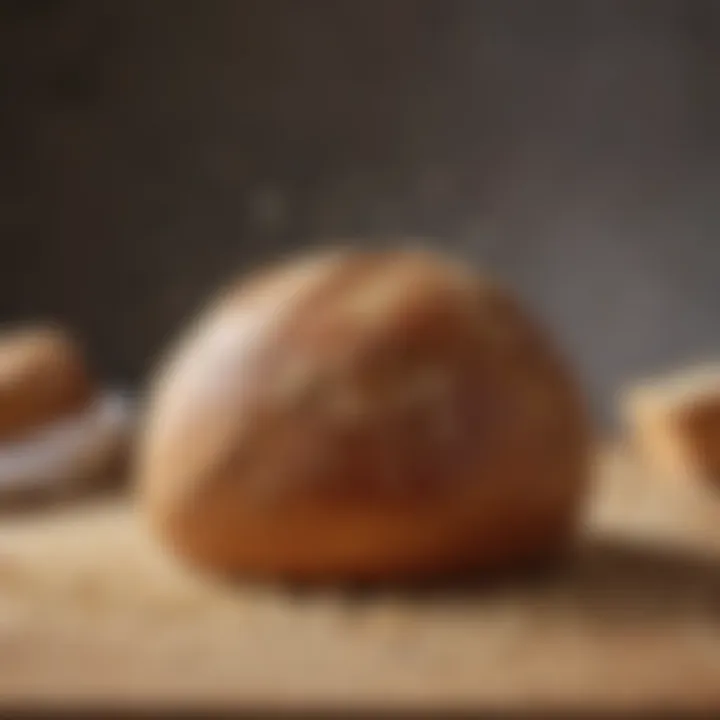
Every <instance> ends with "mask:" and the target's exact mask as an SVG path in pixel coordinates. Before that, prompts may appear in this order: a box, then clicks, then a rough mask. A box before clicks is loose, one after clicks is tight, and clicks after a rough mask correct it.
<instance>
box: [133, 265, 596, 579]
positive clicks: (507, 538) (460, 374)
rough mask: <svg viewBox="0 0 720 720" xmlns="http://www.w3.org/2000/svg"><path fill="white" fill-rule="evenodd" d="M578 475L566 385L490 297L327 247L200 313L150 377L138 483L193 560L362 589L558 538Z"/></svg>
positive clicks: (450, 269)
mask: <svg viewBox="0 0 720 720" xmlns="http://www.w3.org/2000/svg"><path fill="white" fill-rule="evenodd" d="M586 466H587V439H586V427H585V417H584V413H583V409H582V403H581V401H580V398H579V397H578V393H577V390H576V388H575V386H574V383H573V381H572V380H571V378H570V377H569V375H568V373H567V371H566V369H565V368H564V367H562V363H561V361H560V359H559V358H558V357H557V356H556V354H555V351H554V350H553V349H552V348H551V347H550V345H549V344H548V342H547V340H546V339H545V337H544V334H543V333H542V331H540V330H538V328H537V327H536V325H535V324H534V322H533V321H531V320H530V319H529V318H527V317H526V316H525V313H524V311H523V310H522V309H521V308H520V307H519V306H518V305H517V303H515V302H514V301H513V300H512V298H511V297H509V295H508V294H506V293H505V292H504V291H502V290H501V289H499V288H497V287H495V286H494V285H492V284H490V283H488V282H487V281H484V280H482V279H480V278H478V277H476V276H475V275H474V274H473V273H472V272H471V271H469V270H468V269H467V268H466V267H464V266H462V265H459V264H453V263H450V262H448V261H446V260H442V259H440V258H438V257H436V256H434V255H432V254H429V253H425V252H412V251H406V252H394V253H392V252H388V253H365V254H361V253H347V254H334V255H328V256H320V257H317V258H314V259H310V260H308V261H305V263H291V264H289V265H286V266H284V267H281V268H279V269H275V270H271V271H269V272H267V273H265V274H263V275H261V276H260V277H255V278H254V279H251V280H250V281H249V282H247V283H244V284H242V285H240V286H239V288H238V290H237V291H235V292H230V293H228V294H226V295H225V296H224V297H223V299H222V300H221V301H220V303H219V304H218V306H217V307H214V308H213V309H212V310H211V311H210V312H209V313H207V314H206V315H205V316H204V317H203V318H202V319H201V321H200V323H199V325H198V326H196V328H195V329H194V330H193V332H192V333H191V334H190V335H189V337H187V338H186V339H185V340H184V342H183V343H182V346H181V347H180V348H179V349H178V350H177V351H176V352H175V354H174V355H173V356H172V357H171V360H170V362H169V363H168V364H167V365H166V367H165V368H164V369H163V371H162V372H161V375H160V377H159V379H158V382H157V385H156V393H155V396H154V398H153V402H152V403H151V411H150V414H149V417H148V423H147V428H146V437H145V443H144V448H143V451H142V454H141V461H140V486H141V498H142V503H143V505H144V507H145V510H146V511H147V512H148V514H149V515H150V517H151V519H152V522H153V524H154V525H155V526H156V528H157V529H158V531H159V532H160V534H161V535H162V536H163V537H165V538H166V540H168V541H169V542H170V543H171V544H172V546H173V547H174V548H175V550H176V551H177V552H178V553H179V554H181V555H185V556H187V557H189V558H190V559H192V560H194V561H196V562H198V563H199V564H201V565H204V566H207V567H211V568H216V569H220V570H223V571H228V572H233V571H243V572H251V573H255V574H271V575H272V574H280V575H287V576H295V577H306V578H324V579H368V578H370V579H372V578H377V577H384V576H388V575H391V576H395V577H397V576H417V575H422V574H429V573H437V572H444V571H447V570H450V569H456V568H459V567H468V566H479V567H488V566H491V565H496V564H499V563H506V562H510V561H512V560H513V559H516V560H519V559H520V558H521V557H523V556H527V555H533V554H535V553H536V552H537V551H538V550H539V549H542V548H544V547H545V546H546V545H548V544H550V545H553V546H554V545H556V544H558V543H560V542H561V540H560V538H565V537H566V535H567V533H568V532H570V531H571V530H572V526H573V524H574V522H575V519H576V517H577V506H578V503H579V501H580V498H581V496H582V491H583V489H584V484H585V474H586Z"/></svg>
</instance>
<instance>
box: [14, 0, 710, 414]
mask: <svg viewBox="0 0 720 720" xmlns="http://www.w3.org/2000/svg"><path fill="white" fill-rule="evenodd" d="M719 181H720V2H713V0H708V1H707V2H703V1H702V0H695V1H693V0H685V1H684V2H683V1H679V2H667V1H663V0H647V1H643V0H624V1H615V0H584V1H583V0H566V1H556V0H545V1H544V2H532V1H531V0H527V1H525V2H523V1H520V0H516V1H513V0H498V1H494V0H489V1H482V0H465V1H463V0H363V1H362V2H361V1H360V0H287V1H282V0H257V1H251V0H247V1H246V0H236V1H232V0H230V1H226V2H225V1H221V0H217V1H213V0H204V1H203V2H199V1H194V2H183V1H182V0H117V1H116V2H108V1H102V0H87V1H81V0H78V1H65V2H63V1H61V0H55V1H42V0H15V1H10V0H0V242H1V244H2V253H1V259H0V318H2V319H8V320H9V319H20V318H28V317H34V316H38V315H39V316H44V317H53V318H58V319H62V320H66V321H68V322H70V323H71V324H72V325H74V326H75V327H76V328H78V330H79V331H80V332H81V333H82V334H83V335H84V336H85V337H86V338H87V339H88V342H89V347H90V349H91V352H92V354H93V359H94V361H95V362H96V363H97V364H98V366H99V367H100V368H101V369H102V371H103V372H104V373H105V374H106V375H107V376H108V377H111V378H115V379H122V380H127V381H137V380H139V379H141V378H142V376H143V374H144V373H145V371H146V370H147V368H148V365H149V363H150V362H152V359H153V357H154V356H155V355H156V353H157V352H158V350H159V349H160V348H161V347H162V346H163V344H164V342H165V341H166V339H167V337H168V335H170V334H172V333H174V332H175V331H176V330H177V329H178V327H179V326H180V324H181V322H182V321H183V319H185V318H186V317H187V316H188V315H189V314H190V313H191V312H192V310H193V309H194V308H195V307H197V306H198V304H199V303H200V302H201V301H202V299H203V298H204V297H205V296H206V295H207V294H208V292H209V291H211V290H212V288H214V287H215V285H216V284H217V283H218V282H220V281H221V280H223V279H225V278H227V277H228V275H229V274H231V273H232V272H233V271H236V270H242V269H244V268H248V267H250V266H252V265H254V264H255V263H256V262H258V261H260V260H265V259H267V258H270V257H273V256H275V255H277V254H278V253H285V252H287V251H289V250H292V249H296V248H300V247H303V246H306V245H308V244H311V243H315V242H326V241H328V240H331V239H332V238H334V237H338V236H341V237H352V236H354V237H364V238H368V240H367V242H386V241H387V239H388V238H390V237H392V236H393V235H395V234H399V235H421V236H430V237H434V238H436V240H435V242H437V243H438V245H440V246H441V247H445V248H447V249H450V250H454V251H455V252H457V253H460V254H463V255H465V256H467V257H469V258H471V259H473V260H476V261H478V262H482V263H483V264H486V265H488V266H490V267H491V268H494V269H495V270H496V271H497V272H499V273H500V274H501V275H502V276H504V277H505V278H506V279H507V280H508V281H509V282H510V283H512V284H513V285H515V286H516V287H517V288H518V289H519V291H520V292H521V293H523V294H524V295H525V296H526V297H527V298H528V300H529V301H532V302H533V303H534V304H535V305H536V307H537V312H538V313H539V314H540V315H542V316H543V317H544V318H545V319H546V322H547V323H548V324H549V325H550V326H551V327H552V328H553V329H554V330H555V332H556V333H557V335H558V336H559V337H560V338H561V340H562V342H563V343H564V344H565V346H566V347H567V350H568V352H569V354H570V355H571V356H572V357H573V358H574V359H575V360H576V361H577V363H578V365H579V367H580V369H581V371H582V373H583V377H584V380H585V382H586V383H587V385H588V387H589V388H590V390H591V392H592V394H593V396H594V397H595V399H596V401H597V403H598V406H600V407H602V406H603V405H604V406H606V407H607V405H608V401H609V398H610V393H611V392H612V391H613V389H614V388H615V387H616V386H617V385H618V383H620V382H622V381H624V380H626V379H628V378H631V377H633V376H635V375H636V374H638V373H642V372H645V371H652V370H655V369H657V368H662V367H665V366H668V365H672V364H673V363H675V362H680V361H688V360H690V361H692V360H696V359H703V358H705V357H708V356H711V355H712V353H713V352H717V353H718V355H720V284H719V283H718V277H720V244H719V243H718V240H717V235H718V230H719V228H720V202H719V195H718V188H719V187H720V185H719Z"/></svg>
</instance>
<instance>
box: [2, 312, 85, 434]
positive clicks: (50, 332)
mask: <svg viewBox="0 0 720 720" xmlns="http://www.w3.org/2000/svg"><path fill="white" fill-rule="evenodd" d="M96 389H97V388H96V385H95V382H94V381H93V379H92V378H91V376H90V374H89V372H88V368H87V366H86V364H85V358H84V355H83V352H82V351H81V349H80V348H79V347H78V345H77V343H76V342H75V340H74V339H73V338H72V337H71V336H70V335H69V334H68V333H67V332H66V331H65V330H63V329H61V328H59V327H54V326H50V325H33V326H23V327H14V328H11V329H6V330H4V331H3V330H1V329H0V442H4V441H7V440H16V439H19V438H21V437H22V436H23V435H26V434H27V433H29V432H32V431H33V430H35V429H37V428H38V427H41V426H43V425H46V424H48V423H52V422H53V421H55V420H57V419H58V418H61V417H63V416H66V415H68V414H72V413H74V412H77V411H78V410H80V409H81V408H83V407H84V406H85V405H87V403H88V402H89V401H90V399H91V398H92V397H93V395H94V394H95V392H96Z"/></svg>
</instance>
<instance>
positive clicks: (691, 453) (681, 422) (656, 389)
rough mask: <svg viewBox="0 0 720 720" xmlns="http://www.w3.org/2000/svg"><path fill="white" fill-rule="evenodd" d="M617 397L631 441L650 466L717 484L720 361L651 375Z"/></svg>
mask: <svg viewBox="0 0 720 720" xmlns="http://www.w3.org/2000/svg"><path fill="white" fill-rule="evenodd" d="M620 402H621V412H622V416H623V421H624V425H625V429H626V431H627V432H628V436H629V440H630V442H631V443H632V445H633V447H634V449H635V450H636V451H637V453H638V454H639V455H640V456H641V458H642V460H643V461H644V462H645V463H646V464H647V465H648V466H649V467H650V468H652V469H653V471H656V472H658V473H662V474H663V475H665V476H671V477H687V476H692V477H701V478H705V479H708V480H713V481H715V482H717V483H718V484H719V485H720V363H718V364H716V365H709V364H708V365H701V366H697V367H693V368H686V369H684V370H680V371H677V372H675V373H671V374H668V375H665V376H660V377H657V378H655V379H650V380H649V381H646V382H643V383H640V384H638V385H635V386H633V387H630V388H629V389H628V390H626V391H625V392H624V393H623V394H622V396H621V400H620Z"/></svg>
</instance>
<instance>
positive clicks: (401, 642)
mask: <svg viewBox="0 0 720 720" xmlns="http://www.w3.org/2000/svg"><path fill="white" fill-rule="evenodd" d="M598 477H599V481H598V484H597V491H596V493H595V496H594V498H593V502H592V504H591V506H590V509H589V514H588V520H587V523H586V531H585V535H584V538H583V541H582V543H581V546H580V547H579V548H578V550H577V552H576V553H575V554H574V555H573V557H571V558H570V560H569V561H568V563H567V564H566V565H565V566H563V567H562V568H560V569H557V570H555V571H553V572H552V573H550V574H549V575H548V576H545V577H535V578H533V579H532V580H528V581H525V582H522V583H521V582H513V583H501V584H498V583H496V584H492V585H488V584H487V583H486V584H485V585H484V586H482V585H477V584H476V585H473V584H471V583H467V584H463V585H462V586H461V585H460V584H458V585H456V586H447V587H445V588H435V589H433V590H425V591H415V592H409V591H407V592H403V591H401V590H398V589H396V590H394V591H393V590H390V589H385V590H383V591H378V592H376V593H373V594H368V593H365V594H363V595H362V596H360V595H359V594H358V593H355V594H353V593H348V592H345V593H343V592H340V591H331V590H327V589H326V590H316V591H310V590H305V591H299V590H297V589H294V590H292V589H282V588H267V587H265V588H259V587H243V586H239V587H230V586H228V585H223V586H221V585H218V584H217V583H213V582H211V581H208V580H206V579H201V578H199V577H195V576H192V575H190V574H189V573H187V572H186V571H184V570H183V569H182V568H180V567H178V566H176V565H175V564H174V563H173V562H172V561H170V560H169V559H168V558H167V557H165V556H164V555H163V554H162V552H160V551H159V549H158V548H157V547H156V546H155V545H154V544H153V543H152V542H151V541H150V540H149V539H148V538H147V537H146V535H145V533H144V531H143V529H142V528H141V527H139V526H137V525H136V522H135V519H134V516H133V514H132V512H131V508H130V506H129V503H128V502H127V501H126V500H122V499H114V500H112V499H111V500H104V501H93V502H90V503H85V504H83V505H80V506H71V507H64V508H61V509H54V510H53V509H47V510H45V511H42V512H34V513H33V514H26V515H22V516H18V517H4V518H3V519H2V524H1V525H0V699H1V700H2V701H6V702H10V701H12V702H20V701H23V700H33V701H34V702H38V701H44V702H47V703H48V704H59V703H62V702H74V703H77V702H81V701H85V702H90V701H103V702H106V703H108V704H113V705H117V704H127V705H143V704H151V705H154V706H155V705H157V704H160V705H162V704H163V703H170V704H177V703H184V704H188V703H191V704H200V705H202V704H234V705H243V704H245V705H255V706H258V705H259V706H263V705H267V706H268V707H273V706H277V705H282V706H292V707H298V706H307V705H312V706H322V705H331V706H362V705H363V704H365V705H378V704H380V705H383V706H386V707H392V706H394V705H402V706H409V707H412V706H415V705H420V706H422V707H424V708H429V707H433V706H437V707H444V708H448V707H456V706H457V707H487V706H490V707H495V706H497V707H503V708H518V709H520V708H539V707H543V706H544V705H545V706H551V707H557V706H560V707H564V708H582V707H584V708H590V709H597V708H608V709H632V708H635V707H639V708H648V707H655V706H661V707H664V708H667V707H668V706H672V705H677V706H678V707H683V708H692V707H701V706H708V705H714V706H715V707H720V496H718V495H717V493H715V494H714V495H713V493H712V492H711V491H710V490H709V489H708V490H706V489H704V488H702V487H700V486H695V485H692V484H690V483H688V484H685V485H682V484H675V485H664V484H661V483H658V482H656V481H654V480H653V478H650V477H646V476H644V474H643V473H641V472H639V471H638V469H637V468H634V467H632V465H631V464H630V463H629V462H627V461H626V460H624V459H623V458H622V456H619V455H618V454H616V453H614V454H612V455H609V456H607V457H605V458H604V459H603V462H602V465H601V467H600V469H599V473H598Z"/></svg>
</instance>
